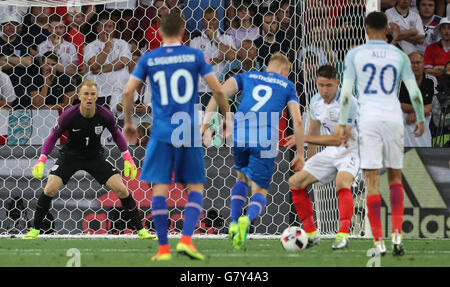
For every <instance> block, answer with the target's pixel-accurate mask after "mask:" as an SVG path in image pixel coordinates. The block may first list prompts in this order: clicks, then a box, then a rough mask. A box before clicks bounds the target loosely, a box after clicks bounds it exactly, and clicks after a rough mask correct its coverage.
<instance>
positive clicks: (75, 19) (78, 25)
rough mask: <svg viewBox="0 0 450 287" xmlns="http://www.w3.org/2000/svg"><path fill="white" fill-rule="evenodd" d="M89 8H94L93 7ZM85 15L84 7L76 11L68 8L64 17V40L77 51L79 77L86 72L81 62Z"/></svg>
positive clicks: (86, 10) (85, 23)
mask: <svg viewBox="0 0 450 287" xmlns="http://www.w3.org/2000/svg"><path fill="white" fill-rule="evenodd" d="M90 7H94V8H95V6H90ZM86 13H88V8H87V7H86V6H83V7H81V9H77V7H69V9H68V10H67V15H66V17H65V19H66V23H67V33H66V36H65V38H64V39H65V40H66V41H68V42H70V43H72V44H73V45H74V46H75V49H76V50H77V57H78V73H80V74H81V75H84V74H85V73H86V71H87V66H86V65H85V64H84V60H83V54H84V44H85V36H84V35H85V34H84V33H83V31H84V30H85V29H84V27H85V26H86V25H87V22H86Z"/></svg>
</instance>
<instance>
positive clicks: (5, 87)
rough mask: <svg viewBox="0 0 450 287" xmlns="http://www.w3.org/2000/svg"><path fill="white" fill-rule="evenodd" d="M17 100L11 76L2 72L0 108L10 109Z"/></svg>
mask: <svg viewBox="0 0 450 287" xmlns="http://www.w3.org/2000/svg"><path fill="white" fill-rule="evenodd" d="M16 99H17V96H16V93H15V92H14V87H13V85H12V83H11V80H10V79H9V76H8V75H7V74H5V73H3V72H0V108H1V109H10V108H11V107H12V105H13V103H14V101H15V100H16Z"/></svg>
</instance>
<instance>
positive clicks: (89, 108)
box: [23, 80, 156, 239]
mask: <svg viewBox="0 0 450 287" xmlns="http://www.w3.org/2000/svg"><path fill="white" fill-rule="evenodd" d="M97 97H98V94H97V84H96V83H95V82H93V81H88V80H86V81H84V82H83V83H81V85H80V87H79V88H78V98H79V99H80V102H81V103H80V104H78V105H75V106H73V107H71V108H69V109H67V110H66V111H64V113H62V114H61V116H60V117H59V118H58V122H57V124H56V126H55V127H54V128H53V130H52V132H51V134H50V135H49V136H48V138H47V139H46V140H45V142H44V145H43V147H42V151H41V156H40V157H39V160H38V162H37V163H36V164H35V165H34V166H33V176H34V177H35V178H37V179H41V178H42V176H43V174H44V164H45V162H46V160H47V156H48V155H49V154H50V152H51V151H52V149H53V147H54V146H55V144H56V141H57V140H58V138H59V137H61V136H62V134H63V133H64V132H65V131H69V136H68V138H67V141H66V143H65V144H64V145H63V147H62V148H61V150H60V155H59V157H58V160H57V161H56V163H55V164H54V165H53V167H52V169H51V171H50V175H49V176H48V180H47V184H46V185H45V188H44V192H43V193H41V195H40V196H39V198H38V201H37V204H36V212H35V213H34V223H33V227H32V228H31V229H30V231H29V232H28V233H27V234H25V235H24V236H23V239H35V238H37V236H38V235H39V233H40V231H41V226H42V220H43V219H44V217H45V216H46V215H47V213H48V210H49V209H50V205H51V201H52V199H53V197H54V196H55V195H56V194H57V193H58V190H59V189H60V188H61V187H62V186H63V185H65V184H67V182H68V181H69V179H70V178H71V177H72V175H73V174H74V173H75V172H76V171H78V170H85V171H87V172H88V173H90V174H91V175H92V176H93V177H94V178H95V179H96V180H97V181H98V182H99V183H100V184H104V185H106V186H107V187H108V188H110V189H111V190H112V191H113V192H114V193H115V194H117V195H118V197H119V199H120V201H121V203H122V207H123V208H124V209H125V210H127V212H128V214H129V216H130V218H131V223H132V224H133V225H134V227H135V228H136V231H137V233H138V235H139V237H140V238H142V239H156V237H155V236H154V235H151V234H150V233H148V230H147V229H145V228H142V218H141V215H140V214H139V211H138V209H137V207H136V202H135V201H134V199H133V197H132V195H131V194H130V193H129V192H128V190H127V188H126V186H125V184H124V183H123V181H122V177H121V176H120V172H119V171H118V170H117V169H116V167H115V166H113V165H112V164H111V163H110V162H109V161H107V160H106V158H105V156H104V153H103V151H104V150H103V146H102V145H101V143H100V138H101V135H102V133H103V130H104V129H105V128H107V129H108V130H109V131H110V132H111V135H112V137H113V139H114V142H115V143H116V144H117V147H118V148H119V150H120V152H121V153H122V157H123V159H124V167H125V172H124V173H125V176H128V175H130V178H131V180H133V179H134V178H135V177H136V173H137V169H136V166H135V164H134V162H133V159H132V158H131V154H130V152H129V151H128V146H127V143H126V141H125V138H124V137H123V135H122V133H121V132H120V129H119V127H118V126H117V124H116V121H115V119H114V116H113V114H112V112H111V111H110V110H108V109H106V108H104V107H102V106H100V105H98V104H95V101H96V100H97ZM130 172H131V174H130Z"/></svg>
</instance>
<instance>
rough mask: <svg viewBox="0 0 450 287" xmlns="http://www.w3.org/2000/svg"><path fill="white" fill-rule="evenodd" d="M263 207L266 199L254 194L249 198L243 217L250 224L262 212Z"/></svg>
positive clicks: (259, 194)
mask: <svg viewBox="0 0 450 287" xmlns="http://www.w3.org/2000/svg"><path fill="white" fill-rule="evenodd" d="M265 207H266V197H265V196H264V195H262V194H261V193H255V194H253V195H252V197H251V198H250V203H249V205H248V209H247V212H246V213H245V215H247V216H248V217H249V219H250V222H253V221H254V220H255V219H256V218H257V217H258V216H259V215H260V214H261V213H262V212H263V210H264V208H265Z"/></svg>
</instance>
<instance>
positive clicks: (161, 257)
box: [152, 244, 172, 261]
mask: <svg viewBox="0 0 450 287" xmlns="http://www.w3.org/2000/svg"><path fill="white" fill-rule="evenodd" d="M170 259H172V255H171V254H170V246H169V244H167V245H160V246H159V248H158V253H156V255H155V256H153V257H152V261H168V260H170Z"/></svg>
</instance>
